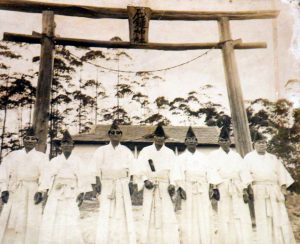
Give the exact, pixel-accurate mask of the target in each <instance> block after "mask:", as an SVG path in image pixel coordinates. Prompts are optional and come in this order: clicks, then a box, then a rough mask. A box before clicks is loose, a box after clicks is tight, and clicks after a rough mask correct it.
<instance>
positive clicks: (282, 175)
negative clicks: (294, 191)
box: [274, 156, 294, 187]
mask: <svg viewBox="0 0 300 244" xmlns="http://www.w3.org/2000/svg"><path fill="white" fill-rule="evenodd" d="M274 157H275V156H274ZM275 160H276V163H277V168H276V170H277V176H278V183H279V185H280V186H282V185H286V187H289V186H290V185H291V184H293V183H294V179H293V178H292V176H291V175H290V173H289V172H288V171H287V169H286V168H285V167H284V164H283V162H282V161H281V160H279V159H278V158H276V159H275Z"/></svg>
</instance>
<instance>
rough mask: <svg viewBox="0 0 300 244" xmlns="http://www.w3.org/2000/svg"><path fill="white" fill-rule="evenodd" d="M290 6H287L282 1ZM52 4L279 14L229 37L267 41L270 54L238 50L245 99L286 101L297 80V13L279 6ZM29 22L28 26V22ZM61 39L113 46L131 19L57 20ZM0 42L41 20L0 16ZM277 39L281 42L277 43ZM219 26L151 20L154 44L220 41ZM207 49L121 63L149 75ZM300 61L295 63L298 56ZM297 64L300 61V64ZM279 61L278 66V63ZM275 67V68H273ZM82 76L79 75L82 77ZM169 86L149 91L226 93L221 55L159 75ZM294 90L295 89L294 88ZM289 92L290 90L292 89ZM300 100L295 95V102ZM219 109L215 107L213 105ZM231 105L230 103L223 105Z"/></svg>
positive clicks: (34, 49) (87, 70) (142, 54)
mask: <svg viewBox="0 0 300 244" xmlns="http://www.w3.org/2000/svg"><path fill="white" fill-rule="evenodd" d="M284 1H285V0H284ZM47 2H57V3H69V4H84V5H93V6H99V7H105V6H106V7H122V8H126V6H127V5H136V6H148V7H151V8H152V9H161V10H162V9H164V10H167V9H169V10H195V11H196V10H219V11H221V10H228V11H231V10H232V11H234V10H265V9H279V10H280V11H281V12H280V15H279V17H278V18H277V20H276V22H274V21H272V20H244V21H232V23H231V28H232V36H233V38H234V39H238V38H242V40H243V41H244V42H260V41H265V42H267V45H268V48H266V49H256V50H254V49H252V50H237V51H236V59H237V65H238V69H239V76H240V81H241V85H242V90H243V94H244V99H245V100H253V99H256V98H268V99H271V100H275V99H278V98H280V97H285V96H286V88H285V84H286V82H287V81H288V80H295V79H296V80H297V79H299V77H300V70H299V67H300V65H299V59H300V52H298V51H299V50H300V47H299V46H300V45H299V43H297V35H298V34H299V33H300V28H299V26H297V25H295V19H297V18H299V19H300V17H299V15H300V14H299V12H297V9H293V8H291V5H289V4H285V3H282V2H280V1H279V0H278V1H277V0H251V1H249V0H231V1H229V0H214V1H211V0H185V1H182V0H164V1H159V0H151V1H150V0H140V1H137V0H122V1H121V0H84V1H83V0H78V1H73V0H56V1H53V0H52V1H47ZM25 20H26V21H25ZM55 21H56V25H57V26H56V35H59V36H63V37H74V38H85V39H96V40H109V39H110V38H111V37H113V36H119V37H121V38H122V39H123V40H125V41H126V40H128V39H129V37H128V36H129V34H128V32H129V30H128V23H127V20H114V19H93V20H91V19H87V18H78V17H66V16H56V17H55ZM0 23H1V25H0V36H2V33H3V32H14V33H24V34H31V32H32V31H37V32H40V31H41V15H40V14H28V13H20V12H10V11H0ZM274 25H275V26H276V27H277V31H278V33H277V41H278V44H277V45H278V47H277V49H276V47H274ZM275 39H276V38H275ZM218 40H219V34H218V26H217V23H216V22H215V21H197V22H196V21H195V22H184V21H173V22H171V21H151V22H150V33H149V41H150V42H175V43H178V42H218ZM297 48H299V50H298V49H297ZM205 51H206V50H196V51H177V52H174V51H153V50H128V51H127V52H128V53H129V54H130V55H131V56H132V57H133V59H132V60H131V61H130V62H127V61H126V62H125V61H124V62H122V61H121V62H120V69H122V70H134V71H139V70H152V69H160V68H165V67H169V66H173V65H177V64H180V63H182V62H185V61H187V60H190V59H192V58H194V57H196V56H198V55H200V54H202V53H204V52H205ZM20 52H22V53H28V52H29V53H31V54H35V55H38V53H39V45H32V46H31V47H30V48H27V49H26V50H25V49H24V50H21V51H20ZM297 54H298V56H297ZM297 58H299V59H298V60H297ZM276 60H277V61H276ZM276 62H278V63H277V64H276ZM98 64H100V65H103V66H105V67H110V68H116V67H117V66H116V64H113V63H106V62H104V61H101V62H99V63H98ZM12 66H13V68H14V69H15V70H20V71H22V70H24V69H28V68H30V67H31V66H32V64H31V63H30V61H29V60H28V62H25V63H24V60H20V61H14V62H13V63H12ZM77 75H79V74H77ZM81 75H82V77H83V78H84V79H89V78H95V77H96V69H95V67H92V66H89V65H87V66H85V67H84V69H83V71H82V74H81ZM157 75H159V76H161V77H163V79H164V80H165V81H164V82H157V81H154V80H153V81H150V82H152V83H153V85H152V87H153V89H152V90H151V91H147V92H148V93H149V95H150V96H157V95H165V96H166V97H168V98H170V99H172V98H175V97H178V96H181V95H182V94H186V93H188V92H189V91H192V90H198V89H199V87H201V86H203V85H205V84H210V85H213V86H214V87H215V88H216V89H217V90H218V93H222V94H227V92H226V81H225V75H224V70H223V59H222V54H221V51H220V50H212V51H210V52H209V53H208V54H207V55H205V56H204V57H203V58H200V59H198V60H196V61H194V62H192V63H190V64H187V65H184V66H181V67H179V68H176V69H172V70H170V71H165V72H160V73H157ZM116 77H117V74H116V73H111V74H109V75H107V77H103V79H104V81H105V82H107V83H108V84H109V85H111V86H113V85H115V83H116ZM296 83H297V82H296ZM289 91H291V89H289ZM294 97H295V96H294ZM216 102H217V101H216ZM223 103H224V104H225V105H226V106H228V99H226V96H225V100H224V101H223Z"/></svg>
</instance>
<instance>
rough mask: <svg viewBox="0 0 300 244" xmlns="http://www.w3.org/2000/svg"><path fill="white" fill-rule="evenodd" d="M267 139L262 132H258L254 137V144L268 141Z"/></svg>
mask: <svg viewBox="0 0 300 244" xmlns="http://www.w3.org/2000/svg"><path fill="white" fill-rule="evenodd" d="M266 139H267V138H266V137H265V136H264V135H263V134H262V133H260V132H258V131H256V132H255V133H254V136H253V142H256V141H261V140H266Z"/></svg>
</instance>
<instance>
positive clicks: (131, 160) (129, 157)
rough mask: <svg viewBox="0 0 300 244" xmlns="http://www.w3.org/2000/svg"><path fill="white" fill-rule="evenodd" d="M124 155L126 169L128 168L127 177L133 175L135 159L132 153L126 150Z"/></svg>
mask: <svg viewBox="0 0 300 244" xmlns="http://www.w3.org/2000/svg"><path fill="white" fill-rule="evenodd" d="M126 154H127V168H128V172H129V175H134V172H135V169H134V167H135V165H134V164H135V159H134V156H133V153H132V152H131V151H130V150H129V149H128V150H126Z"/></svg>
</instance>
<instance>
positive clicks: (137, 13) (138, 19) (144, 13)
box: [127, 6, 151, 44]
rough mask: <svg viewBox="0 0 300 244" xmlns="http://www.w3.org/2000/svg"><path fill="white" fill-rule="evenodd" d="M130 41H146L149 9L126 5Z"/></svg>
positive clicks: (149, 15) (149, 16)
mask: <svg viewBox="0 0 300 244" xmlns="http://www.w3.org/2000/svg"><path fill="white" fill-rule="evenodd" d="M127 12H128V20H129V38H130V43H136V44H138V43H147V42H148V30H149V20H150V18H151V9H150V8H144V7H134V6H128V7H127Z"/></svg>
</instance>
